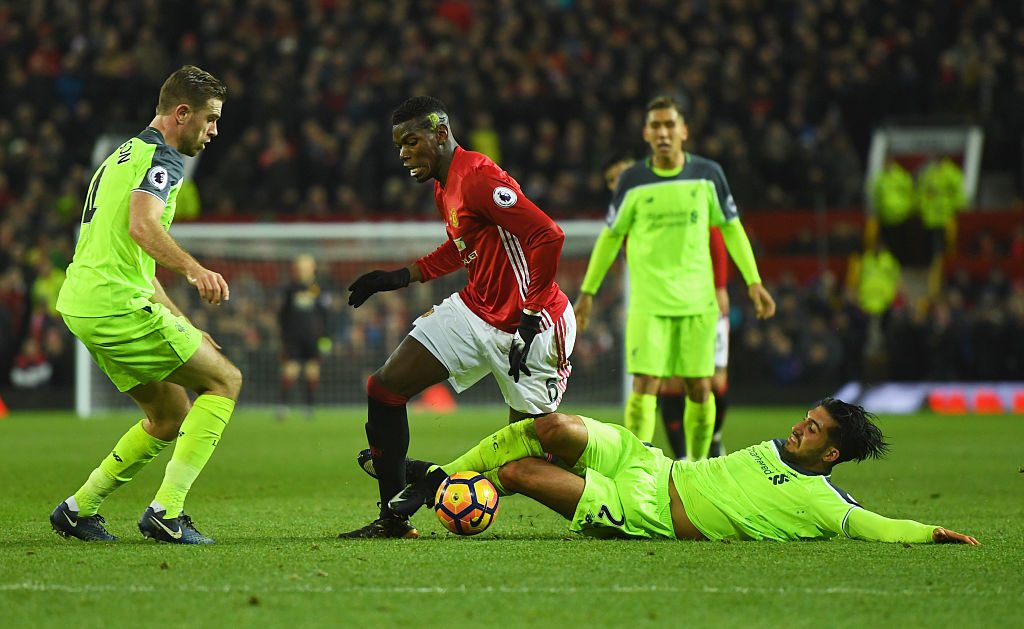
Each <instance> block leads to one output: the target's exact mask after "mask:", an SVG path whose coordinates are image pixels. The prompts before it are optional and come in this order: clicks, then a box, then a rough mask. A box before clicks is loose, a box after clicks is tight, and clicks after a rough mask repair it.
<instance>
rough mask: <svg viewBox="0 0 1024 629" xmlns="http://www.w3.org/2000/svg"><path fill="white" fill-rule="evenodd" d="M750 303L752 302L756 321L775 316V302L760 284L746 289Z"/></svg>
mask: <svg viewBox="0 0 1024 629" xmlns="http://www.w3.org/2000/svg"><path fill="white" fill-rule="evenodd" d="M747 293H748V294H749V295H750V301H752V302H754V313H755V314H756V315H757V318H758V319H771V318H772V317H774V316H775V300H774V299H772V296H771V293H769V292H768V289H766V288H765V287H764V285H762V284H751V285H750V287H749V288H748V289H747Z"/></svg>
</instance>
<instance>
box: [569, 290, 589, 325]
mask: <svg viewBox="0 0 1024 629" xmlns="http://www.w3.org/2000/svg"><path fill="white" fill-rule="evenodd" d="M593 307H594V296H593V295H588V294H587V293H581V294H580V298H579V299H577V300H576V303H575V304H573V306H572V309H573V312H574V313H576V331H577V332H584V331H586V329H587V328H589V327H590V311H591V310H592V309H593Z"/></svg>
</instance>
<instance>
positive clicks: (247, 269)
mask: <svg viewBox="0 0 1024 629" xmlns="http://www.w3.org/2000/svg"><path fill="white" fill-rule="evenodd" d="M601 225H602V223H600V222H596V221H594V222H592V221H571V222H567V223H565V224H563V225H562V227H563V229H564V230H565V232H566V241H565V245H564V246H563V251H562V259H561V263H560V265H559V271H558V276H557V281H558V283H559V285H560V286H561V287H562V288H563V290H564V291H565V292H566V293H567V294H568V295H569V296H570V298H571V299H575V296H576V290H577V288H578V287H579V285H580V281H581V279H582V276H583V273H584V271H585V269H586V265H587V260H588V258H589V255H590V250H591V247H592V246H593V243H594V239H595V238H596V236H597V233H598V232H599V231H600V228H601ZM172 235H173V236H174V237H175V239H176V240H177V241H178V242H179V243H180V244H181V245H182V246H183V247H184V248H185V249H186V250H187V251H189V252H190V253H192V254H193V255H194V256H195V257H196V259H198V260H199V261H200V263H201V264H203V265H204V266H206V267H207V268H210V269H213V270H215V271H217V272H219V273H221V274H222V275H224V277H225V278H226V279H227V281H228V283H229V285H230V288H231V300H230V301H228V302H226V303H224V304H223V305H221V306H219V307H214V306H209V305H205V304H203V303H201V302H200V300H199V298H198V295H197V293H196V291H195V289H194V288H193V287H191V286H190V285H189V284H188V283H187V282H186V281H185V280H184V279H183V278H181V277H179V276H176V275H173V274H170V273H167V272H165V271H163V270H161V271H159V273H158V276H159V278H160V280H161V282H162V283H163V284H164V287H165V289H166V290H167V293H168V295H169V296H170V297H171V299H172V300H173V301H174V302H175V303H176V304H177V305H178V306H179V307H180V308H181V309H182V310H183V311H184V312H185V313H186V314H187V315H188V317H189V318H190V319H191V320H192V322H193V323H194V324H195V325H196V326H197V327H199V328H200V329H202V330H205V331H207V332H209V333H210V334H211V336H212V337H213V338H214V339H215V340H216V341H217V342H218V343H219V344H220V345H221V346H222V347H223V351H224V353H225V354H226V355H227V356H228V358H230V359H231V361H232V362H234V363H235V364H236V365H237V366H238V367H239V369H241V371H242V374H243V375H244V377H245V384H244V387H243V392H242V397H241V400H240V404H243V405H251V406H269V405H276V404H278V403H280V402H281V399H280V389H281V387H280V380H281V370H282V359H283V353H282V334H281V330H280V329H279V327H278V317H277V313H278V310H279V308H280V305H281V302H282V298H283V296H284V292H285V287H286V285H287V284H288V282H289V281H290V279H291V277H292V274H291V273H292V271H291V269H292V263H293V261H294V259H295V258H296V257H297V256H299V255H300V254H307V255H310V256H312V257H313V258H314V259H315V260H316V263H317V283H318V285H319V286H320V289H321V293H322V295H323V298H324V302H325V304H326V310H327V331H326V332H327V337H328V338H329V339H330V341H331V342H330V344H329V347H328V346H327V344H325V345H324V347H323V348H322V349H323V350H324V351H322V353H321V355H320V362H321V384H320V386H319V388H318V390H317V393H316V396H315V402H316V404H317V405H322V406H331V405H356V404H364V403H365V400H366V394H365V382H366V378H367V377H368V376H369V375H370V374H371V373H373V371H375V370H376V369H377V368H379V367H380V366H381V365H382V364H383V363H384V361H385V359H386V358H387V357H388V355H390V353H391V352H392V351H393V350H394V349H395V347H397V346H398V344H399V342H401V340H402V339H403V338H404V337H405V336H406V334H407V333H408V332H409V330H410V329H411V326H412V322H413V320H414V319H415V318H416V317H417V316H419V315H420V314H422V313H423V312H424V311H426V310H427V309H428V308H430V307H431V306H433V305H435V304H438V303H440V302H441V300H442V299H444V298H445V297H447V296H448V295H450V294H451V293H453V292H456V291H458V290H459V289H460V288H462V287H463V286H464V285H465V282H466V277H465V272H462V271H457V272H455V273H452V274H450V275H448V276H446V277H442V278H438V279H436V280H434V281H431V282H427V283H424V284H413V285H411V286H409V287H408V288H406V289H403V290H399V291H394V292H390V293H378V294H376V295H374V296H373V297H371V298H370V300H369V301H367V302H366V303H365V304H364V305H363V306H361V307H360V308H358V309H353V308H350V307H349V306H348V304H347V302H346V300H347V295H348V292H347V290H346V289H347V287H348V285H349V284H350V283H351V282H352V281H353V280H354V279H355V278H356V277H358V276H359V275H360V274H362V273H364V272H366V271H369V270H372V269H376V268H380V269H390V268H397V267H399V266H404V265H406V264H408V263H409V262H410V261H411V260H413V259H415V258H417V257H418V256H420V255H423V254H425V253H428V252H430V251H432V250H433V249H434V248H435V247H437V245H438V244H440V243H441V242H443V240H444V238H445V237H446V236H445V234H444V231H443V226H442V225H441V224H439V223H423V224H419V223H393V224H381V223H375V224H344V225H337V224H331V225H313V224H303V225H298V224H285V225H266V224H259V225H198V224H191V225H189V224H186V225H179V226H175V227H173V228H172ZM623 294H624V290H623V271H622V268H621V265H616V266H614V267H613V268H612V270H611V271H610V272H609V275H608V277H607V279H606V280H605V282H604V284H603V287H602V290H601V292H600V294H599V295H598V296H597V298H596V299H595V307H594V315H593V317H592V321H591V327H590V329H589V330H588V332H587V333H586V334H582V335H579V337H578V338H577V343H576V348H575V350H574V352H573V356H572V363H573V373H572V376H571V378H570V380H569V387H568V390H567V392H566V397H565V403H571V404H572V405H573V406H574V407H579V406H580V405H586V404H608V403H618V402H620V401H621V399H622V382H623V376H622V361H623V359H622V331H623V329H624V328H623V325H622V321H623V320H624V308H623ZM80 352H84V349H82V348H81V347H80ZM78 364H79V391H78V404H77V406H78V410H79V412H80V413H81V414H83V415H90V414H94V413H95V412H96V411H99V410H103V409H111V408H130V407H132V406H133V403H132V402H131V400H130V399H129V398H128V397H127V396H125V395H122V394H120V393H118V392H117V390H116V389H115V388H114V387H113V385H111V384H110V382H109V380H108V379H107V377H106V376H105V375H104V374H103V373H102V372H101V371H99V369H98V368H97V367H96V366H95V365H94V364H93V363H92V362H91V360H88V358H87V356H86V358H85V359H84V360H81V359H80V360H79V363H78ZM83 372H85V373H83ZM299 384H300V386H301V380H300V383H299ZM299 397H301V396H299ZM458 402H459V403H460V404H465V403H468V404H487V405H503V404H504V402H503V400H502V397H501V393H500V392H499V390H498V387H497V385H495V384H494V382H493V380H492V379H491V378H484V379H483V380H481V381H480V382H479V383H478V384H477V385H475V386H473V387H472V388H470V389H469V390H468V391H465V392H463V393H462V394H461V395H460V396H459V397H458Z"/></svg>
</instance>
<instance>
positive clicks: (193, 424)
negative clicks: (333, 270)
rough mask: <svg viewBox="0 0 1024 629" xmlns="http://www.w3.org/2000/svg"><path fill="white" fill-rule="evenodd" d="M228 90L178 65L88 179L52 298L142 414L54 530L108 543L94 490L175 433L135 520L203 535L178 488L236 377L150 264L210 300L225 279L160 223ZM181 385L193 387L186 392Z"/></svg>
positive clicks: (137, 465)
mask: <svg viewBox="0 0 1024 629" xmlns="http://www.w3.org/2000/svg"><path fill="white" fill-rule="evenodd" d="M226 96H227V88H226V87H225V86H224V84H223V83H221V82H220V81H219V80H217V79H216V78H214V77H213V76H212V75H211V74H209V73H208V72H205V71H203V70H201V69H199V68H197V67H195V66H184V67H182V68H181V69H179V70H177V71H176V72H174V73H173V74H171V76H170V77H168V79H167V80H166V81H165V82H164V84H163V87H162V88H161V89H160V99H159V102H158V104H157V107H156V117H154V118H153V121H152V122H151V123H150V124H149V126H148V127H147V128H146V129H145V130H144V131H142V132H141V133H139V134H138V135H137V136H135V137H133V138H131V139H129V140H128V141H126V142H125V143H124V144H122V145H121V146H120V147H118V148H117V149H116V150H115V151H114V152H113V153H111V155H110V156H109V157H108V158H107V159H106V160H104V162H103V163H102V164H101V165H100V167H99V168H98V169H97V170H96V173H95V174H94V175H93V177H92V181H91V182H90V184H89V191H88V194H87V195H86V200H85V207H84V208H83V212H82V225H81V231H80V233H79V238H78V245H77V246H76V248H75V255H74V259H73V260H72V262H71V265H70V266H69V267H68V270H67V280H66V281H65V282H64V285H63V287H62V288H61V291H60V296H59V297H58V299H57V310H58V311H59V312H60V313H61V316H62V317H63V318H64V321H65V323H66V324H67V326H68V329H70V330H71V332H72V333H73V334H74V335H75V336H76V337H78V339H79V340H80V341H81V342H82V343H83V344H84V345H85V347H86V348H88V350H89V352H90V353H91V354H92V357H93V359H94V360H95V361H96V363H97V364H98V365H99V367H100V368H101V369H102V370H103V371H104V372H105V373H106V374H107V376H108V377H109V378H110V380H111V381H112V382H113V383H114V385H115V386H117V388H118V390H120V391H123V392H125V393H127V394H128V395H129V396H130V397H131V398H132V399H133V400H135V402H136V403H137V404H138V405H139V408H141V409H142V412H143V414H144V415H145V418H144V419H142V421H140V422H139V423H137V424H135V425H134V426H132V428H130V429H129V430H128V432H126V433H125V434H124V436H122V437H121V439H120V440H119V441H118V442H117V444H116V445H115V446H114V449H113V451H111V453H110V454H109V455H107V457H106V458H104V459H103V461H102V462H101V463H100V465H99V467H97V468H96V469H95V470H93V472H92V474H90V475H89V478H88V480H87V481H86V482H85V484H84V485H82V487H81V488H80V489H79V490H78V491H76V492H75V493H74V494H73V495H72V496H70V497H69V498H68V499H67V500H65V501H63V502H61V503H60V504H59V505H57V508H56V509H54V511H53V513H51V514H50V523H51V525H52V526H53V529H54V530H55V531H56V532H57V533H59V534H60V535H63V536H65V537H75V538H78V539H81V540H85V541H114V540H116V539H117V538H116V537H114V536H113V535H111V534H110V533H109V532H108V531H107V530H106V528H105V527H104V522H105V521H104V519H103V517H102V516H100V515H99V513H98V511H99V507H100V504H101V503H102V502H103V500H104V499H105V498H106V497H107V496H108V495H110V494H111V493H112V492H113V491H114V490H115V489H117V488H118V487H120V486H121V485H124V484H125V483H127V482H128V481H130V480H131V479H132V478H133V477H134V476H135V475H136V474H137V473H138V472H139V471H140V470H141V469H142V468H143V467H145V465H146V464H147V463H149V462H150V461H152V460H153V459H154V458H155V457H156V456H157V455H158V454H160V452H161V450H163V449H164V448H165V447H167V446H168V445H170V444H171V442H172V441H174V440H175V439H177V444H176V445H175V448H174V453H173V455H172V457H171V460H170V461H169V462H168V463H167V469H166V471H165V473H164V479H163V483H162V484H161V485H160V488H159V489H158V490H157V493H156V497H155V499H154V500H153V502H152V503H151V504H150V506H149V507H148V508H147V509H146V510H145V512H144V513H143V515H142V518H141V519H140V520H139V530H140V531H141V532H142V534H143V535H145V536H146V537H150V538H154V539H156V540H158V541H163V542H170V543H179V544H209V543H212V542H213V540H212V539H210V538H208V537H206V536H204V535H202V534H201V533H200V532H199V531H197V530H196V528H195V526H193V524H192V521H191V519H190V518H189V516H187V515H185V513H184V511H183V505H184V502H185V496H186V494H187V493H188V491H189V489H190V488H191V486H192V483H193V482H194V481H195V479H196V477H198V476H199V473H200V472H201V471H202V469H203V466H204V465H206V462H207V461H208V460H209V458H210V456H211V455H212V454H213V450H214V448H215V447H216V446H217V443H218V442H219V441H220V439H221V433H222V432H223V431H224V428H225V426H227V423H228V421H229V420H230V419H231V413H232V411H233V410H234V408H235V401H236V400H237V399H238V394H239V391H240V390H241V387H242V375H241V373H240V372H239V371H238V368H237V367H235V366H234V365H233V364H231V362H230V361H229V360H228V359H227V358H226V357H225V356H224V355H223V354H222V353H221V352H220V351H219V350H220V346H219V345H217V344H216V343H215V342H214V341H213V339H212V338H210V336H209V335H207V334H206V333H204V332H201V331H200V330H198V329H196V328H195V327H194V326H193V325H192V323H191V322H189V320H188V319H187V318H186V317H185V316H184V315H183V314H182V313H181V311H180V310H179V309H178V307H177V306H175V305H174V304H173V303H172V302H171V300H170V299H169V298H168V297H167V294H166V293H165V292H164V289H163V287H162V286H161V285H160V281H159V280H158V279H157V278H156V264H160V266H162V267H164V268H167V269H170V270H172V271H174V272H176V273H178V274H180V275H183V276H184V277H186V278H187V279H188V281H189V283H190V284H192V285H193V286H195V287H196V290H197V291H198V292H199V296H200V297H201V298H202V299H203V300H205V301H207V302H208V303H210V304H214V305H219V304H220V303H221V302H222V301H227V299H228V285H227V282H225V281H224V278H223V277H221V275H220V274H219V273H216V272H214V271H211V270H209V269H206V268H204V267H203V266H202V265H201V264H199V263H198V262H197V261H196V260H195V258H193V257H192V256H191V255H189V254H188V253H187V252H186V251H184V250H183V249H182V248H181V247H180V246H179V245H178V244H177V243H176V242H175V241H174V239H173V238H171V236H170V235H169V234H168V233H167V230H168V228H169V227H170V225H171V221H172V220H173V219H174V208H175V201H176V199H177V195H178V191H179V190H180V188H181V184H182V176H183V173H184V158H183V156H184V155H189V156H192V155H196V154H198V153H199V151H201V150H203V148H204V147H205V146H206V144H207V143H209V142H210V141H211V140H212V139H213V138H214V137H216V136H217V121H218V120H219V119H220V114H221V108H222V107H223V104H224V99H225V97H226ZM186 389H188V390H192V391H194V392H195V393H196V394H197V395H198V397H197V398H196V400H195V402H194V403H191V402H190V401H189V398H188V395H187V394H186Z"/></svg>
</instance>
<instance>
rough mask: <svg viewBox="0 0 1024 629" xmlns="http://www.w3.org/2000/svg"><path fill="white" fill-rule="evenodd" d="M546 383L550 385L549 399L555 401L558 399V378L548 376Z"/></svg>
mask: <svg viewBox="0 0 1024 629" xmlns="http://www.w3.org/2000/svg"><path fill="white" fill-rule="evenodd" d="M545 384H546V385H547V387H548V401H549V402H551V403H554V401H555V400H557V399H558V380H557V379H555V378H548V379H547V382H545Z"/></svg>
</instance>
